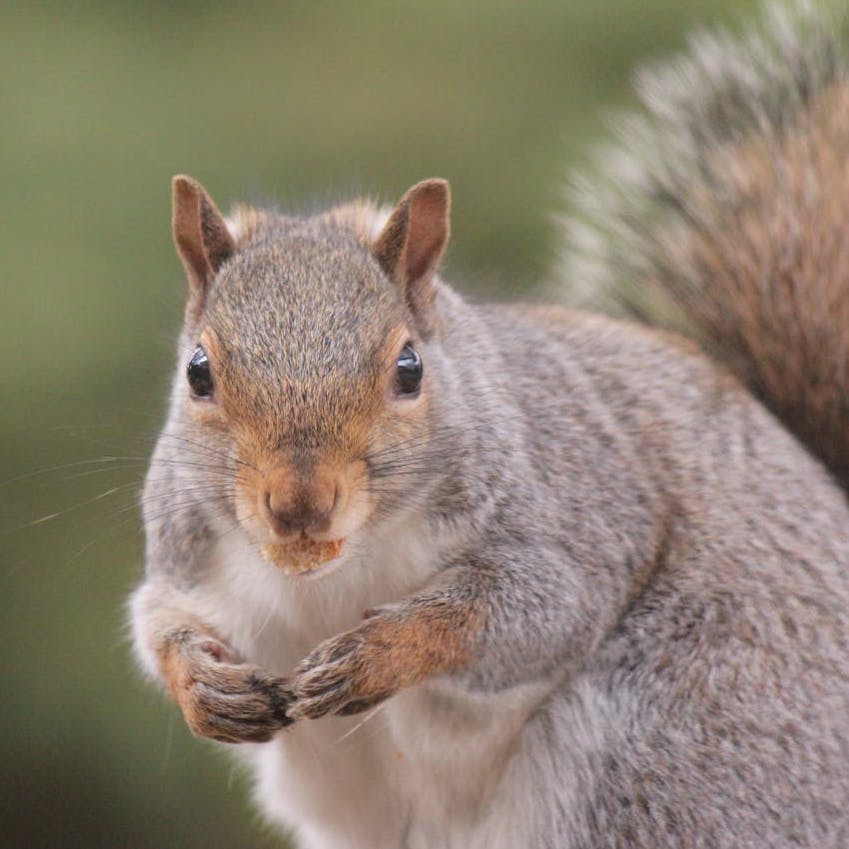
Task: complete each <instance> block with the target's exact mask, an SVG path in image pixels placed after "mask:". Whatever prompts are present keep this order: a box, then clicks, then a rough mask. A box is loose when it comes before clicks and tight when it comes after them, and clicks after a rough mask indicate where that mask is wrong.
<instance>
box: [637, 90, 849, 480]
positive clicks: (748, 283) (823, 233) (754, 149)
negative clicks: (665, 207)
mask: <svg viewBox="0 0 849 849" xmlns="http://www.w3.org/2000/svg"><path fill="white" fill-rule="evenodd" d="M848 145H849V84H847V83H846V82H843V81H841V82H839V83H836V84H835V85H833V86H832V87H831V88H830V89H828V90H826V91H825V92H823V93H822V94H821V95H820V96H819V97H818V98H817V99H816V100H815V101H814V102H813V103H812V104H811V105H810V106H809V107H808V108H807V109H805V110H804V111H802V112H801V113H800V115H799V116H798V118H797V119H796V122H795V123H794V124H791V125H789V126H788V128H787V129H785V130H783V131H781V132H775V133H774V134H773V135H772V136H768V137H764V136H763V135H761V134H756V135H753V136H750V137H748V138H747V139H745V140H744V141H743V142H740V143H733V144H729V145H727V146H725V147H724V148H721V149H720V150H718V151H717V152H716V153H715V155H714V157H713V159H712V160H711V172H712V175H713V176H712V177H711V182H705V183H700V182H696V184H695V186H694V188H693V189H692V192H691V197H690V198H688V199H687V203H686V206H687V208H693V209H699V210H701V211H702V215H703V217H704V219H705V221H706V222H707V223H706V224H705V225H704V226H700V227H699V228H697V229H694V228H692V227H690V226H689V225H687V224H683V223H681V222H676V223H675V225H674V226H673V227H670V228H667V230H666V231H665V232H661V234H660V242H661V244H662V247H663V266H664V267H663V268H661V274H662V276H661V277H659V278H658V279H657V280H655V281H649V285H650V286H653V287H654V289H656V290H657V291H659V292H661V293H662V292H664V291H666V290H667V288H668V287H667V284H666V282H665V281H666V280H667V279H672V280H686V281H688V286H687V289H686V290H685V291H681V292H678V293H677V296H678V297H681V298H683V299H684V300H685V301H686V306H685V309H684V312H685V313H686V314H687V316H688V319H686V320H684V322H683V323H684V324H685V325H688V326H689V327H690V328H691V329H692V330H693V332H695V333H696V335H699V336H701V339H702V342H703V343H704V344H705V346H706V347H707V348H708V349H709V350H710V351H711V352H712V353H713V354H714V355H715V356H717V357H718V358H720V359H722V360H723V361H724V362H725V363H726V364H727V365H728V366H729V367H730V368H731V370H732V371H733V372H734V373H735V374H736V375H737V376H738V377H739V378H740V379H742V380H743V381H744V382H745V383H746V384H748V386H750V387H751V389H752V390H753V391H754V392H755V393H756V394H757V395H758V396H759V397H760V398H761V399H763V400H764V401H765V402H766V403H767V405H768V406H769V407H771V408H772V410H773V411H774V412H775V413H776V414H777V415H778V416H779V417H780V418H781V419H782V420H783V421H785V422H786V423H787V424H788V425H789V426H790V428H791V429H792V430H793V431H794V432H795V433H796V434H797V435H798V436H799V437H800V438H801V439H802V440H803V441H804V442H805V443H806V444H807V445H808V447H809V448H810V449H811V450H812V451H813V452H814V453H816V454H817V455H818V456H820V457H821V458H822V459H823V460H825V462H826V463H827V465H828V466H829V467H830V468H831V469H832V471H833V472H834V473H835V475H836V476H837V477H838V478H839V479H840V480H842V481H843V482H844V483H849V349H847V347H846V344H845V334H846V328H847V327H849V298H847V297H846V292H847V291H849V242H847V238H846V232H847V230H846V228H847V221H849V157H847V155H846V151H847V146H848ZM682 229H683V230H685V231H686V232H682ZM693 281H695V285H693ZM661 297H663V296H661ZM673 306H674V305H673ZM661 308H662V307H661ZM800 312H804V320H800V318H799V313H800Z"/></svg>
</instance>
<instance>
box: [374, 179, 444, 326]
mask: <svg viewBox="0 0 849 849" xmlns="http://www.w3.org/2000/svg"><path fill="white" fill-rule="evenodd" d="M450 209H451V190H450V188H449V185H448V182H447V181H446V180H440V179H438V178H433V179H431V180H424V181H423V182H421V183H416V185H415V186H413V187H412V188H411V189H410V190H409V191H408V192H407V193H406V194H405V195H404V197H402V198H401V200H400V201H399V202H398V206H396V207H395V209H394V210H393V211H392V214H391V215H390V216H389V220H388V221H387V222H386V226H385V227H384V228H383V231H382V232H381V234H380V235H379V236H378V237H377V239H376V240H375V242H374V245H373V246H372V250H373V252H374V255H375V257H376V258H377V261H378V262H379V263H380V266H381V268H382V269H383V270H384V271H385V272H386V274H388V275H389V277H390V278H392V280H394V281H395V283H396V284H397V285H398V287H399V288H400V289H401V291H402V292H403V294H404V297H405V300H406V302H407V305H408V306H409V307H410V310H411V311H412V313H413V315H414V316H415V318H416V319H418V321H419V322H420V323H421V324H422V327H423V329H425V330H428V329H429V327H430V321H429V316H430V312H431V308H432V305H433V299H434V295H435V290H434V287H433V276H434V274H435V273H436V269H437V268H438V267H439V262H440V260H441V259H442V255H443V254H444V253H445V248H446V246H447V244H448V237H449V235H450V229H451V227H450V218H449V213H450Z"/></svg>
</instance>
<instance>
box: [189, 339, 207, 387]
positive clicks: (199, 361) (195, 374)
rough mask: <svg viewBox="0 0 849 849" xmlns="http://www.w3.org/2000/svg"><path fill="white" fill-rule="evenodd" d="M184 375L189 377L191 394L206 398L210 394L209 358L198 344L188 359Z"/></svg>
mask: <svg viewBox="0 0 849 849" xmlns="http://www.w3.org/2000/svg"><path fill="white" fill-rule="evenodd" d="M186 376H187V377H188V378H189V386H190V387H191V388H192V395H194V396H195V397H196V398H208V397H209V396H210V395H211V394H212V372H211V371H210V368H209V358H208V357H207V356H206V351H204V350H203V348H201V347H200V345H198V348H197V350H196V351H195V352H194V354H192V358H191V359H190V360H189V366H188V368H187V369H186Z"/></svg>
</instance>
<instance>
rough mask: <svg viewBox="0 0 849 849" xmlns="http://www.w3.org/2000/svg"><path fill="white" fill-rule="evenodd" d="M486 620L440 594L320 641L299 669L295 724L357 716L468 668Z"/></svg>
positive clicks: (463, 602)
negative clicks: (418, 686) (404, 692)
mask: <svg viewBox="0 0 849 849" xmlns="http://www.w3.org/2000/svg"><path fill="white" fill-rule="evenodd" d="M484 623H485V616H484V613H483V610H482V609H481V608H480V607H479V606H478V605H477V604H476V603H475V602H473V601H470V600H468V599H457V598H453V597H451V596H450V595H448V594H440V595H435V596H431V597H426V598H421V599H417V600H414V601H412V602H409V603H407V604H406V605H404V606H403V607H401V608H390V609H385V610H378V611H376V612H375V613H374V614H373V615H372V616H370V617H369V618H367V619H366V620H365V621H364V622H363V623H362V624H361V625H360V626H359V627H357V628H355V629H354V630H352V631H348V632H347V633H345V634H340V635H339V636H338V637H334V638H332V639H330V640H327V641H326V642H324V643H322V645H320V646H319V647H318V649H316V650H315V651H314V652H313V653H312V654H311V655H310V656H309V657H308V658H307V659H306V660H304V661H303V662H302V663H301V664H300V666H299V667H298V668H297V669H296V670H295V672H296V677H295V679H294V680H293V682H292V688H293V691H294V694H295V704H294V706H293V707H292V708H290V709H289V716H290V717H291V718H293V719H298V718H300V717H312V718H315V717H319V716H323V715H325V714H327V713H332V712H338V713H355V712H358V711H360V710H365V709H366V708H367V707H370V706H372V705H374V704H377V703H378V702H380V701H382V700H384V699H386V698H389V697H390V696H392V695H394V694H395V693H397V692H398V691H399V690H401V689H403V688H405V687H409V686H411V685H413V684H416V683H418V682H420V681H422V680H424V679H425V678H427V677H428V676H431V675H436V674H439V673H442V672H449V671H452V670H455V669H459V668H461V667H463V666H464V665H465V664H467V663H468V662H469V661H470V660H471V659H472V655H473V652H474V645H475V641H476V639H477V637H478V636H479V634H480V633H481V631H482V629H483V627H484Z"/></svg>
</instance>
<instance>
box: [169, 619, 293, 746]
mask: <svg viewBox="0 0 849 849" xmlns="http://www.w3.org/2000/svg"><path fill="white" fill-rule="evenodd" d="M162 666H163V671H164V672H165V677H166V680H167V682H168V687H169V689H170V691H171V694H172V696H173V697H174V699H175V700H176V701H177V703H178V704H179V705H180V708H181V709H182V711H183V715H184V716H185V718H186V722H187V724H188V726H189V729H190V730H191V731H192V733H193V734H195V735H196V736H198V737H209V738H211V739H213V740H218V741H219V742H222V743H243V742H252V743H260V742H265V741H266V740H269V739H270V738H271V736H272V735H273V734H274V733H275V732H276V731H278V730H279V729H281V728H283V727H285V726H286V725H289V724H290V723H291V722H292V720H291V719H289V718H288V717H287V716H286V708H287V707H288V706H289V704H290V702H291V699H292V696H291V691H290V689H289V687H288V685H287V682H286V681H284V680H283V679H281V678H275V677H274V676H272V675H269V674H268V673H267V672H266V671H265V670H263V669H260V668H259V667H258V666H253V665H251V664H247V663H240V662H238V658H236V656H235V654H234V653H233V652H232V651H231V650H230V649H228V648H227V647H226V646H225V645H224V644H223V643H221V642H220V641H219V640H217V639H215V638H213V637H210V636H208V635H202V634H197V633H196V632H193V631H184V632H181V633H180V634H178V635H176V636H175V638H174V639H173V640H171V641H170V643H169V646H168V649H167V652H165V653H164V655H163V657H162Z"/></svg>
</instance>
